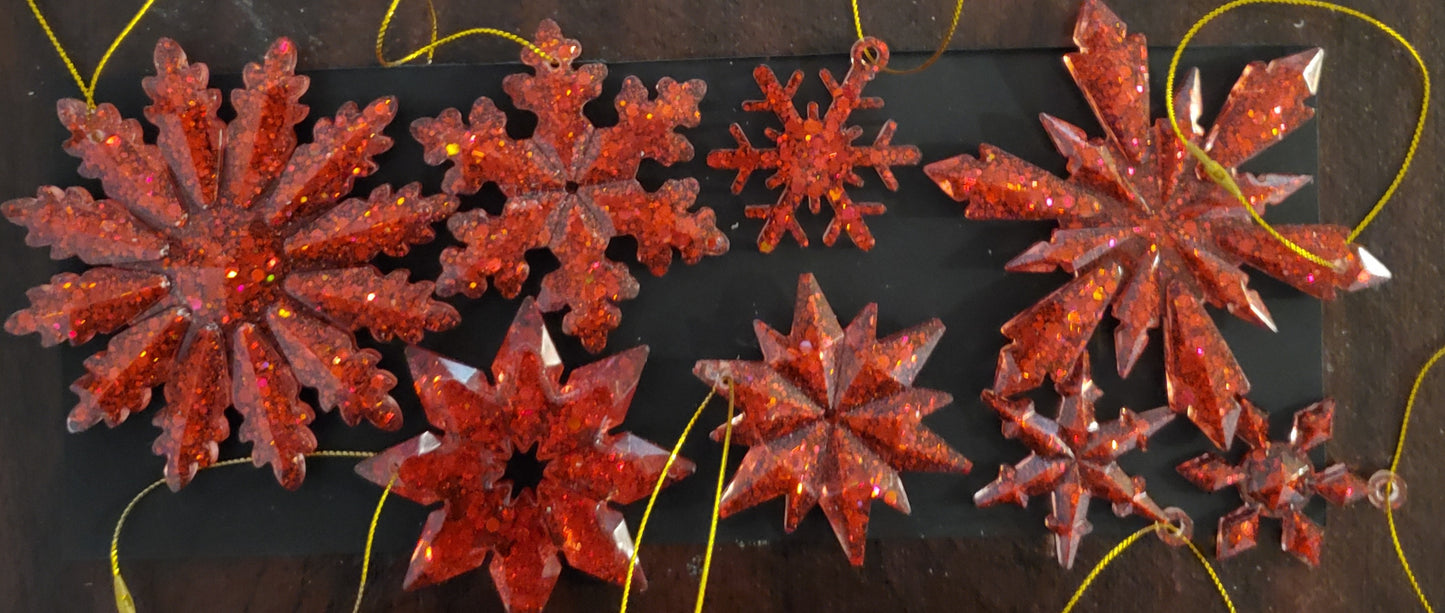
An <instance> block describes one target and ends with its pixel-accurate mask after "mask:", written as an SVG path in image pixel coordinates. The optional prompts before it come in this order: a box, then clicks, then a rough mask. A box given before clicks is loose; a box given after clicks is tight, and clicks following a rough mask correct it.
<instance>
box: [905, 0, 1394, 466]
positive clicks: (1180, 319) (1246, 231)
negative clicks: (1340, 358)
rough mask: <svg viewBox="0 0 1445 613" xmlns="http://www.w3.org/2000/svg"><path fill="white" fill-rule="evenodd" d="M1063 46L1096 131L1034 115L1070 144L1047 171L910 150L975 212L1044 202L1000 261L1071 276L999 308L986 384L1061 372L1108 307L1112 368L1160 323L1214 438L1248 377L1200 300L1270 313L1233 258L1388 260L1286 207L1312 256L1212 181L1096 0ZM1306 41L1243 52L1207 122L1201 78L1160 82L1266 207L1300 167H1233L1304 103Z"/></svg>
mask: <svg viewBox="0 0 1445 613" xmlns="http://www.w3.org/2000/svg"><path fill="white" fill-rule="evenodd" d="M1074 40H1075V42H1076V43H1078V45H1079V52H1077V53H1070V54H1068V55H1067V56H1066V57H1065V64H1066V65H1067V66H1068V68H1069V71H1070V72H1071V73H1072V74H1073V75H1074V80H1075V81H1076V82H1077V83H1078V85H1079V87H1080V89H1082V90H1083V92H1084V96H1085V98H1087V99H1088V101H1089V104H1090V105H1091V106H1092V107H1093V109H1094V113H1095V115H1096V116H1097V117H1098V119H1099V123H1100V124H1102V126H1103V128H1104V132H1105V135H1106V136H1105V137H1104V138H1093V139H1091V138H1089V137H1088V136H1087V135H1086V134H1085V133H1084V131H1083V130H1081V129H1079V128H1077V127H1075V126H1072V125H1070V124H1068V123H1066V122H1064V121H1062V120H1060V119H1057V118H1055V117H1051V116H1049V115H1043V117H1042V118H1043V123H1044V128H1045V129H1046V130H1047V131H1048V133H1049V136H1050V137H1051V138H1052V139H1053V141H1054V145H1055V146H1056V147H1057V148H1058V149H1059V151H1060V153H1062V154H1063V155H1064V156H1066V157H1067V158H1068V160H1069V165H1068V169H1069V178H1068V179H1060V178H1058V177H1055V176H1053V175H1051V174H1049V173H1047V172H1045V171H1044V170H1042V169H1040V168H1038V167H1036V166H1033V165H1032V164H1029V163H1028V162H1025V161H1023V160H1021V159H1018V158H1015V157H1013V156H1011V155H1009V154H1007V153H1004V152H1003V151H1000V150H998V149H996V148H994V147H991V146H988V145H984V146H983V147H981V153H980V155H979V157H978V158H974V157H971V156H967V155H963V156H958V157H955V158H950V159H947V160H943V161H940V162H935V163H933V164H929V165H928V166H927V167H925V169H924V170H925V172H927V173H928V175H929V176H930V177H932V178H933V180H934V181H936V182H937V183H938V185H939V186H940V187H941V188H943V190H944V191H945V192H947V193H948V194H949V195H950V196H952V197H954V198H956V199H959V200H967V201H968V208H967V211H966V212H967V215H968V216H969V217H970V218H973V219H1023V220H1044V219H1050V220H1055V221H1057V222H1058V223H1059V229H1057V230H1055V231H1054V233H1053V238H1052V240H1050V241H1047V242H1041V243H1038V244H1036V245H1034V246H1033V247H1032V248H1030V249H1029V250H1028V251H1026V252H1024V253H1023V254H1022V255H1020V256H1018V257H1017V258H1015V259H1014V260H1013V261H1012V262H1010V263H1009V266H1008V268H1009V270H1013V271H1024V272H1048V271H1052V270H1054V269H1056V268H1058V269H1062V270H1064V271H1066V272H1069V273H1072V274H1073V275H1075V278H1074V280H1072V281H1070V282H1069V283H1068V284H1067V285H1065V286H1063V287H1062V288H1060V289H1059V290H1058V291H1055V292H1054V293H1053V294H1051V295H1050V296H1048V297H1047V298H1044V299H1043V300H1042V301H1040V302H1039V303H1038V304H1037V305H1035V306H1033V307H1032V308H1030V309H1028V310H1026V311H1024V312H1022V313H1020V314H1018V315H1017V316H1015V317H1014V318H1013V319H1012V320H1010V321H1009V322H1008V323H1006V324H1004V326H1003V333H1004V334H1005V335H1006V336H1007V337H1008V338H1009V339H1010V340H1011V341H1012V342H1011V343H1010V344H1009V345H1008V346H1006V347H1004V349H1003V351H1002V353H1001V354H1000V356H999V364H998V373H997V378H996V380H995V383H994V388H995V390H996V391H997V392H998V393H1000V394H1004V395H1006V396H1013V395H1016V394H1018V393H1021V392H1024V391H1026V390H1030V389H1034V388H1037V387H1039V386H1040V385H1042V384H1043V382H1044V379H1045V378H1046V377H1053V378H1055V379H1057V378H1059V377H1062V376H1065V375H1066V374H1067V373H1068V372H1069V369H1070V368H1072V367H1073V365H1074V363H1075V362H1076V361H1077V359H1078V356H1079V355H1080V354H1081V353H1082V352H1083V351H1084V345H1085V343H1086V342H1087V341H1088V339H1089V338H1090V337H1092V336H1093V334H1094V330H1095V328H1097V327H1098V325H1099V322H1100V320H1101V319H1102V318H1103V314H1104V310H1105V308H1106V307H1109V306H1110V305H1112V306H1113V315H1114V317H1115V318H1116V319H1118V321H1119V325H1118V327H1117V328H1116V330H1115V335H1114V340H1115V343H1116V345H1117V354H1118V356H1119V357H1118V365H1117V367H1118V370H1119V372H1120V374H1124V375H1127V374H1128V372H1129V370H1130V369H1131V368H1132V367H1133V365H1134V362H1135V361H1136V360H1137V359H1138V358H1139V356H1140V354H1142V353H1143V351H1144V348H1145V345H1146V344H1147V343H1148V338H1149V330H1150V329H1151V328H1155V327H1158V326H1159V325H1160V324H1161V321H1162V324H1163V326H1164V352H1165V360H1166V364H1165V365H1166V377H1167V380H1168V390H1169V404H1170V406H1171V407H1173V408H1174V410H1175V411H1177V412H1180V413H1183V414H1185V415H1187V416H1188V417H1189V419H1190V420H1191V421H1193V422H1194V423H1195V424H1196V425H1197V426H1198V427H1199V429H1200V430H1202V431H1203V432H1204V434H1205V435H1207V436H1208V437H1209V439H1210V440H1211V441H1213V442H1214V443H1215V444H1216V445H1218V446H1219V447H1221V448H1224V447H1227V446H1228V445H1229V442H1230V440H1231V439H1233V438H1234V430H1235V425H1236V422H1237V421H1238V420H1239V415H1240V403H1239V398H1241V397H1243V396H1244V395H1245V394H1246V393H1248V392H1249V381H1248V380H1247V379H1246V378H1245V376H1244V373H1243V372H1242V371H1241V370H1240V367H1239V365H1238V364H1237V363H1236V362H1235V359H1234V354H1233V353H1232V352H1231V351H1230V349H1229V347H1228V345H1226V344H1225V341H1224V339H1223V338H1222V337H1221V336H1220V334H1219V331H1218V330H1217V329H1216V328H1215V325H1214V322H1213V321H1212V320H1211V319H1210V316H1209V314H1208V313H1207V312H1206V310H1205V304H1206V303H1208V304H1211V305H1213V306H1216V307H1222V308H1224V309H1226V310H1228V311H1229V312H1231V313H1233V314H1235V315H1236V316H1238V317H1241V318H1243V319H1245V320H1247V321H1252V322H1255V323H1257V324H1260V325H1262V326H1265V327H1268V328H1270V329H1273V328H1274V322H1273V321H1272V320H1271V318H1270V315H1269V311H1268V310H1267V309H1266V308H1265V306H1264V303H1263V302H1262V301H1261V300H1260V298H1259V295H1258V294H1256V293H1255V292H1254V291H1253V290H1251V289H1249V287H1248V281H1249V277H1248V275H1247V274H1246V273H1245V272H1244V271H1243V270H1241V267H1242V265H1245V264H1248V265H1250V266H1253V267H1255V268H1257V269H1259V270H1261V271H1264V272H1266V273H1268V274H1270V275H1272V276H1274V277H1277V278H1279V279H1281V280H1283V281H1285V282H1287V283H1289V284H1291V285H1293V286H1295V287H1296V288H1299V289H1300V290H1301V291H1304V292H1307V293H1309V294H1311V295H1314V296H1316V297H1319V298H1326V299H1327V298H1332V297H1333V296H1334V295H1335V292H1336V290H1340V289H1343V290H1356V289H1360V288H1363V287H1368V286H1371V285H1374V284H1376V283H1379V282H1381V281H1383V280H1385V279H1387V278H1388V277H1389V272H1388V271H1387V270H1385V268H1384V267H1383V266H1382V265H1380V263H1379V262H1377V261H1376V260H1375V259H1374V258H1373V257H1371V256H1370V254H1369V252H1367V251H1365V250H1364V249H1363V248H1361V247H1359V246H1357V245H1354V244H1351V243H1349V242H1347V241H1346V235H1347V234H1348V233H1349V231H1348V230H1347V229H1345V228H1343V227H1340V226H1334V225H1320V224H1310V225H1287V226H1279V227H1278V228H1277V229H1278V230H1279V232H1280V233H1281V234H1282V235H1284V236H1285V237H1287V238H1289V239H1290V240H1291V241H1293V242H1295V243H1296V244H1298V245H1300V246H1302V247H1304V248H1305V249H1308V250H1309V251H1310V252H1312V253H1315V254H1318V255H1320V256H1322V257H1324V258H1325V259H1327V260H1329V261H1331V262H1332V263H1333V264H1334V266H1333V267H1324V266H1319V265H1316V264H1314V263H1312V262H1311V261H1309V260H1308V259H1305V258H1303V257H1301V256H1299V255H1297V254H1295V253H1293V252H1292V251H1290V250H1289V249H1288V248H1286V247H1285V246H1284V245H1283V244H1281V243H1280V242H1279V241H1277V240H1275V239H1274V238H1273V237H1271V236H1269V235H1268V234H1267V233H1266V231H1265V230H1264V229H1263V228H1262V227H1260V226H1259V225H1257V224H1256V223H1254V221H1253V220H1252V219H1251V217H1250V215H1249V212H1248V211H1247V210H1245V209H1244V208H1243V206H1241V205H1240V203H1239V201H1238V200H1236V199H1235V198H1234V197H1233V196H1231V195H1230V194H1229V193H1228V192H1227V191H1225V190H1224V188H1222V187H1219V186H1218V185H1216V184H1215V183H1213V182H1211V181H1210V180H1209V179H1208V178H1207V177H1205V176H1204V175H1203V173H1202V170H1201V169H1200V168H1199V167H1198V165H1197V164H1196V162H1195V161H1194V159H1193V158H1192V157H1191V156H1189V155H1188V154H1187V153H1186V152H1185V148H1184V146H1183V144H1182V143H1181V142H1180V141H1179V140H1178V138H1177V137H1176V136H1175V135H1174V132H1173V130H1172V129H1170V127H1169V126H1168V123H1167V122H1165V121H1163V120H1160V121H1156V122H1153V123H1152V124H1151V122H1150V119H1149V74H1148V69H1147V61H1146V59H1147V53H1146V50H1145V40H1144V37H1143V36H1142V35H1139V34H1128V33H1127V31H1126V28H1125V25H1124V23H1123V22H1122V21H1120V20H1119V18H1118V17H1117V16H1115V15H1114V13H1112V12H1110V11H1109V9H1108V7H1106V6H1104V5H1103V3H1102V2H1099V1H1098V0H1086V2H1084V6H1083V10H1082V13H1081V15H1080V17H1079V21H1078V25H1077V27H1076V28H1075V30H1074ZM1321 53H1322V52H1321V51H1319V50H1318V49H1314V50H1310V51H1305V52H1303V53H1299V54H1295V55H1291V56H1288V57H1285V58H1282V59H1279V60H1275V61H1274V62H1270V63H1269V64H1264V63H1262V62H1256V63H1253V64H1250V65H1249V66H1248V67H1247V68H1245V70H1244V73H1243V75H1242V76H1241V77H1240V78H1239V81H1238V82H1236V83H1235V85H1234V89H1233V90H1232V91H1231V92H1230V95H1229V99H1228V100H1226V101H1225V103H1224V106H1223V107H1222V108H1221V109H1220V111H1219V115H1218V117H1217V118H1216V120H1215V123H1214V127H1213V128H1212V129H1211V130H1210V131H1209V132H1208V133H1207V134H1206V133H1205V132H1204V130H1203V128H1201V127H1200V126H1199V125H1198V124H1197V119H1198V117H1199V114H1200V102H1199V83H1198V75H1197V71H1196V72H1191V73H1190V74H1189V76H1188V78H1187V79H1186V80H1185V82H1184V85H1183V87H1182V88H1181V89H1180V91H1179V92H1177V93H1176V94H1175V96H1174V98H1173V100H1172V103H1173V104H1174V105H1175V108H1176V109H1177V110H1178V114H1179V117H1180V120H1181V122H1187V125H1183V126H1182V128H1183V130H1184V132H1185V134H1187V135H1189V138H1190V139H1191V140H1192V141H1193V142H1195V143H1197V144H1198V145H1199V146H1200V147H1202V148H1203V149H1204V150H1205V151H1206V152H1208V154H1209V155H1210V157H1212V158H1213V159H1214V160H1216V161H1218V162H1219V163H1220V164H1221V165H1223V166H1224V167H1226V168H1229V169H1230V172H1232V173H1233V174H1234V177H1235V179H1236V181H1237V182H1238V183H1239V185H1240V187H1241V189H1242V190H1243V191H1244V194H1245V195H1246V197H1247V198H1248V199H1249V201H1250V202H1251V203H1252V205H1253V206H1254V207H1255V208H1256V209H1257V210H1258V211H1260V212H1263V211H1264V210H1265V208H1266V207H1267V206H1268V205H1271V204H1275V203H1278V202H1281V201H1283V200H1284V199H1285V198H1286V197H1288V196H1289V195H1290V194H1291V193H1293V192H1294V191H1295V190H1296V189H1298V188H1299V187H1300V186H1301V185H1304V184H1305V183H1306V182H1307V181H1309V177H1303V176H1284V175H1262V176H1255V175H1251V174H1248V173H1242V172H1239V171H1237V170H1234V168H1235V167H1236V166H1238V165H1239V164H1240V163H1242V162H1244V161H1245V160H1247V159H1249V158H1250V157H1252V156H1254V155H1255V154H1256V153H1258V152H1260V151H1262V150H1264V149H1265V148H1267V147H1269V146H1270V145H1272V144H1274V143H1276V142H1278V141H1279V140H1281V139H1283V138H1284V137H1285V136H1286V135H1287V134H1289V133H1290V132H1291V131H1293V130H1294V129H1296V128H1298V127H1299V126H1300V125H1301V124H1303V123H1304V122H1305V121H1307V120H1308V119H1309V118H1310V117H1311V116H1313V114H1314V111H1313V110H1312V109H1310V108H1309V107H1307V106H1305V104H1304V101H1305V99H1307V98H1309V97H1310V96H1312V95H1313V94H1314V92H1315V83H1316V80H1317V78H1318V74H1319V73H1318V71H1319V64H1320V60H1321Z"/></svg>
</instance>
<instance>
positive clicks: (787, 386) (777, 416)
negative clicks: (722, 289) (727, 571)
mask: <svg viewBox="0 0 1445 613" xmlns="http://www.w3.org/2000/svg"><path fill="white" fill-rule="evenodd" d="M877 324H878V306H877V305H876V304H869V305H868V306H866V307H864V309H863V312H861V313H859V314H858V317H857V318H855V319H854V320H853V322H852V323H850V324H848V327H847V328H842V327H840V326H839V325H838V317H837V316H836V315H834V314H833V309H832V307H830V306H828V300H827V299H826V298H824V297H823V293H822V290H820V289H819V288H818V284H817V282H816V281H814V279H813V276H812V275H810V274H805V275H803V276H802V278H800V279H799V280H798V301H797V305H796V306H795V307H794V312H793V329H792V331H791V332H790V333H789V334H788V335H787V336H783V335H782V334H780V333H778V332H777V331H775V330H773V329H772V328H770V327H768V325H767V324H765V323H763V322H761V321H757V322H754V324H753V327H754V328H755V330H756V332H757V336H758V345H759V346H760V347H761V348H762V351H763V360H762V361H761V362H753V361H746V360H703V361H700V362H698V363H697V366H696V367H694V368H693V373H694V374H696V375H697V376H698V378H700V379H702V380H703V381H706V382H707V383H709V384H710V385H712V386H713V389H716V390H717V391H718V393H721V394H728V393H731V394H734V399H735V401H736V402H737V406H738V407H740V409H741V414H739V415H738V416H737V417H736V418H735V419H734V421H733V437H734V440H735V441H736V442H737V443H739V444H742V445H747V446H748V447H749V449H748V452H747V454H746V455H745V456H744V457H743V461H742V465H741V466H739V467H738V470H737V473H736V474H734V475H733V480H732V482H731V483H729V484H728V487H727V490H726V491H725V492H723V498H722V510H721V511H722V512H721V514H722V515H723V516H724V517H726V516H728V515H731V514H733V513H736V512H738V511H741V510H743V509H746V508H748V507H752V506H754V505H757V504H759V503H762V502H764V501H767V500H771V499H773V498H777V497H778V496H786V497H787V512H786V515H785V516H784V520H783V523H784V527H785V528H786V529H787V530H788V531H789V532H792V531H793V529H794V528H796V527H797V526H798V522H799V521H801V520H802V519H803V516H804V515H807V513H808V511H809V510H811V509H812V508H813V505H815V504H821V505H822V507H823V513H824V514H826V515H827V516H828V522H829V523H831V524H832V526H833V532H834V534H836V535H837V537H838V542H839V543H841V544H842V545H843V549H844V551H846V552H847V553H848V560H849V561H850V562H852V563H853V565H855V566H857V565H861V564H862V563H863V547H864V543H865V541H866V537H867V533H868V513H869V510H870V507H871V506H872V503H873V501H874V500H878V499H881V500H883V502H886V503H888V505H889V506H892V507H893V508H895V509H898V510H899V511H902V512H904V513H908V512H909V506H908V495H907V494H906V493H905V492H904V491H903V481H902V479H901V478H900V477H899V474H898V473H899V472H900V471H904V470H926V471H939V472H957V473H967V472H968V470H969V468H970V465H969V462H968V460H967V459H965V458H964V457H963V456H961V455H959V454H958V452H956V451H954V450H953V449H952V448H950V447H949V446H948V444H947V443H945V442H944V441H943V439H941V438H939V437H938V436H937V435H935V434H933V432H932V431H930V430H929V429H928V428H927V427H925V426H924V425H923V423H922V420H923V418H924V417H926V416H928V415H929V414H931V413H933V412H934V411H936V410H938V409H939V408H941V407H943V406H944V405H947V404H948V403H950V402H952V401H953V398H952V397H951V396H949V395H948V394H945V393H943V392H940V391H935V390H929V389H923V388H915V387H912V385H913V378H914V377H915V376H917V375H918V371H919V370H921V369H922V368H923V363H924V362H925V361H927V360H928V354H930V353H932V351H933V347H934V345H936V344H937V343H938V339H939V337H940V336H942V335H943V324H942V323H941V322H939V321H938V320H937V319H933V320H930V321H928V322H925V323H924V324H922V325H920V326H916V327H913V328H909V329H907V330H904V331H902V332H898V333H897V334H894V335H892V336H889V337H888V338H885V339H882V340H878V339H877ZM721 436H722V429H721V428H719V429H718V430H717V431H714V432H713V438H714V439H720V438H721Z"/></svg>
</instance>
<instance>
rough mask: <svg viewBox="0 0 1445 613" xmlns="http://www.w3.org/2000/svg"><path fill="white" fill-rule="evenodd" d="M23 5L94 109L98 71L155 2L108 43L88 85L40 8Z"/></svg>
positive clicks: (143, 7) (148, 0)
mask: <svg viewBox="0 0 1445 613" xmlns="http://www.w3.org/2000/svg"><path fill="white" fill-rule="evenodd" d="M25 3H26V4H29V5H30V13H31V14H33V15H35V21H36V22H38V23H39V24H40V29H41V30H45V37H46V38H49V39H50V44H51V45H52V46H54V47H55V52H56V53H57V54H59V55H60V61H62V62H65V68H66V70H69V71H70V77H71V78H72V79H75V84H76V85H77V86H79V87H80V93H81V95H83V96H84V97H85V106H86V108H90V109H94V108H95V84H96V82H98V81H100V71H102V70H104V69H105V65H106V63H107V62H109V61H110V56H112V55H115V50H116V48H118V47H120V43H121V41H123V40H125V37H127V36H130V32H131V30H134V29H135V26H136V24H137V23H140V20H141V17H144V16H145V14H146V12H147V11H149V10H150V8H151V5H152V4H155V3H156V0H146V2H145V4H142V5H141V7H140V10H138V11H136V13H135V16H134V17H131V18H130V22H129V23H127V24H125V28H122V29H121V31H120V34H117V35H116V36H115V40H113V41H111V42H110V47H108V48H106V50H105V54H104V55H102V56H100V62H98V63H96V65H95V73H94V74H92V75H91V76H90V82H89V83H86V82H85V78H84V77H81V76H80V70H79V69H77V68H76V67H75V62H73V61H71V59H70V54H69V53H66V52H65V47H64V46H62V45H61V44H60V38H59V37H57V36H56V35H55V31H54V30H51V29H50V22H48V21H46V20H45V14H44V13H41V12H40V7H39V6H36V5H35V0H25Z"/></svg>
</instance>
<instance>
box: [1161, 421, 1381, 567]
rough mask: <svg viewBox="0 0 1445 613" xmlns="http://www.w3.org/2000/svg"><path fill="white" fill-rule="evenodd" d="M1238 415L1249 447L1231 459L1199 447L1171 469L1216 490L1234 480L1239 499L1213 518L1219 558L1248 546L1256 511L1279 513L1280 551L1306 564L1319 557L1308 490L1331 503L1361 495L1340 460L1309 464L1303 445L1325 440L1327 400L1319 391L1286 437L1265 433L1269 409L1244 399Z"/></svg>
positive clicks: (1362, 486) (1255, 529) (1362, 488)
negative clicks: (1278, 439) (1201, 451)
mask: <svg viewBox="0 0 1445 613" xmlns="http://www.w3.org/2000/svg"><path fill="white" fill-rule="evenodd" d="M1243 404H1244V407H1245V410H1244V415H1243V416H1242V417H1241V418H1240V420H1239V421H1240V423H1239V432H1240V438H1242V439H1244V442H1245V443H1246V444H1248V445H1249V448H1250V450H1249V453H1246V454H1245V455H1244V458H1242V459H1241V460H1240V462H1239V463H1238V464H1236V465H1231V464H1230V463H1229V462H1228V461H1227V460H1225V459H1224V458H1222V457H1220V456H1219V455H1217V454H1213V453H1206V454H1204V455H1201V456H1199V457H1197V458H1194V459H1192V460H1189V461H1187V462H1184V463H1183V464H1180V465H1179V467H1178V469H1179V474H1181V475H1184V477H1185V478H1187V479H1189V480H1190V481H1192V482H1193V483H1194V484H1195V485H1198V486H1199V487H1200V488H1202V489H1205V490H1209V491H1218V490H1221V489H1224V488H1226V487H1229V486H1231V485H1233V486H1235V488H1237V489H1238V490H1239V495H1240V497H1241V498H1243V499H1244V504H1243V505H1242V506H1240V507H1239V508H1238V509H1235V510H1234V511H1233V512H1231V513H1229V514H1228V515H1225V516H1224V517H1221V518H1219V532H1218V533H1216V537H1215V555H1216V556H1218V557H1219V559H1221V560H1222V559H1225V558H1229V557H1232V556H1234V555H1235V554H1237V553H1239V552H1241V551H1245V550H1247V549H1250V548H1252V547H1254V545H1255V542H1256V538H1257V537H1258V534H1259V520H1260V517H1261V516H1263V517H1271V518H1274V519H1278V520H1280V522H1281V523H1283V525H1284V535H1283V537H1282V539H1281V541H1280V545H1281V547H1283V549H1284V550H1285V551H1288V552H1290V553H1291V554H1294V556H1295V557H1296V558H1299V559H1300V560H1303V561H1304V562H1305V563H1307V564H1309V565H1310V566H1318V565H1319V563H1320V547H1321V546H1322V545H1323V543H1324V530H1323V529H1322V528H1320V527H1319V525H1317V524H1315V523H1314V522H1313V521H1311V520H1310V518H1309V517H1307V516H1305V513H1304V510H1305V505H1307V504H1308V503H1309V501H1310V498H1312V497H1314V496H1315V495H1316V494H1318V495H1319V496H1321V497H1323V498H1324V499H1325V500H1328V501H1330V502H1332V503H1334V504H1341V505H1343V504H1351V503H1354V502H1355V501H1358V500H1359V499H1361V498H1364V497H1365V495H1366V493H1367V492H1366V482H1365V480H1364V479H1362V478H1360V477H1359V476H1356V475H1355V474H1354V473H1351V472H1350V469H1349V467H1348V466H1345V465H1344V464H1331V465H1330V466H1329V467H1327V468H1325V469H1323V470H1315V468H1314V462H1313V461H1311V460H1310V457H1309V451H1310V450H1311V449H1314V448H1315V447H1318V446H1320V445H1323V444H1324V443H1325V442H1326V441H1328V440H1330V435H1331V434H1332V429H1333V427H1334V421H1335V401H1334V400H1333V399H1328V398H1327V399H1325V400H1322V401H1320V402H1317V403H1315V404H1312V405H1310V406H1308V407H1305V408H1303V409H1301V410H1300V411H1299V412H1297V413H1295V415H1294V429H1293V430H1291V431H1290V434H1289V441H1287V442H1276V441H1271V440H1269V417H1268V416H1267V415H1265V413H1264V412H1263V411H1261V410H1259V408H1258V407H1256V406H1254V405H1253V404H1252V403H1250V402H1249V401H1248V400H1244V401H1243Z"/></svg>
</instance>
